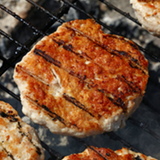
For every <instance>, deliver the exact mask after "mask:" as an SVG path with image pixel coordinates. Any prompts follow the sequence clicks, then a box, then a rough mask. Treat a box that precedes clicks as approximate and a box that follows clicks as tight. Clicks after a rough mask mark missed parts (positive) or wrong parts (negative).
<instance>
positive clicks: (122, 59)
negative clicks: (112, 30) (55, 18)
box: [14, 19, 148, 137]
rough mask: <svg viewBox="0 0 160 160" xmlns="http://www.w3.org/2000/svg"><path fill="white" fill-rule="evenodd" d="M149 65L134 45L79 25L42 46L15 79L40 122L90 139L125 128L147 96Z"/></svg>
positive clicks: (89, 24) (91, 23)
mask: <svg viewBox="0 0 160 160" xmlns="http://www.w3.org/2000/svg"><path fill="white" fill-rule="evenodd" d="M91 27H92V30H91ZM91 31H92V32H91ZM124 46H125V47H124ZM147 65H148V61H147V60H146V59H145V58H144V56H143V55H142V54H141V53H140V52H139V50H138V48H137V46H136V45H135V44H134V43H133V42H131V41H129V40H126V39H124V38H123V37H119V36H115V35H108V34H105V33H103V32H102V30H101V29H100V25H98V24H97V23H95V22H94V21H93V20H90V19H88V20H75V21H71V22H67V23H64V24H63V25H62V26H61V27H59V28H58V30H57V31H56V32H55V33H53V34H51V35H49V36H46V37H44V38H43V39H42V40H41V41H40V42H38V43H37V44H36V45H35V47H34V48H33V49H32V50H31V51H30V52H29V53H28V54H27V55H26V56H25V57H24V58H23V60H22V61H21V62H20V63H18V64H17V65H16V68H15V72H14V79H15V82H16V83H17V85H18V87H19V89H20V92H21V99H22V104H23V112H24V113H25V114H26V115H28V116H29V117H30V118H31V119H32V120H33V121H34V122H36V123H39V124H42V125H45V126H46V127H48V128H49V129H50V130H51V132H53V133H58V134H67V135H74V136H78V137H84V136H89V135H94V134H99V133H103V132H104V131H113V130H117V129H118V128H121V127H123V126H124V124H125V120H126V119H127V118H128V117H129V116H130V115H131V114H132V113H133V112H134V111H135V109H136V108H137V107H138V105H139V103H140V102H141V100H142V97H143V95H144V93H145V87H146V84H147V80H148V71H147ZM40 116H41V118H39V117H40Z"/></svg>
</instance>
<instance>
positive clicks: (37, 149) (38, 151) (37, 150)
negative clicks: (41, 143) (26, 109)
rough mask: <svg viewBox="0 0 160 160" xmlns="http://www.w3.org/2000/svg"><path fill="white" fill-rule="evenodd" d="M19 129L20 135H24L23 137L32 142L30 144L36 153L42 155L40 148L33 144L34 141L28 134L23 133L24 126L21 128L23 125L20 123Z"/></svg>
mask: <svg viewBox="0 0 160 160" xmlns="http://www.w3.org/2000/svg"><path fill="white" fill-rule="evenodd" d="M18 129H19V133H20V134H21V135H22V137H23V136H25V137H27V139H28V140H29V141H30V143H32V145H33V146H34V147H35V148H36V152H37V153H38V154H39V155H41V154H42V153H41V150H40V148H39V147H38V146H36V145H35V144H34V143H33V141H32V139H30V138H29V135H28V134H26V133H25V132H23V131H22V130H21V129H22V126H21V123H20V122H18Z"/></svg>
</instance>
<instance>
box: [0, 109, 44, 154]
mask: <svg viewBox="0 0 160 160" xmlns="http://www.w3.org/2000/svg"><path fill="white" fill-rule="evenodd" d="M0 116H1V117H3V118H6V119H8V120H9V121H10V122H17V124H18V127H17V128H18V129H19V133H20V134H21V136H22V137H23V136H25V137H27V139H28V140H29V141H30V143H31V144H32V145H33V146H34V147H35V148H36V152H37V153H38V154H39V155H41V154H42V153H41V151H40V148H39V147H38V146H36V145H35V144H34V143H33V142H32V139H30V138H29V137H28V135H27V134H26V133H25V132H23V131H22V130H21V128H22V126H21V122H20V118H19V116H18V115H17V114H13V112H9V113H5V111H0ZM16 117H17V118H16Z"/></svg>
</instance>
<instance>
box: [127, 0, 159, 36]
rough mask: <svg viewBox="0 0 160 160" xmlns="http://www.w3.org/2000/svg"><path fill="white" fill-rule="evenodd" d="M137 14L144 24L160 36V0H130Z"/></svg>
mask: <svg viewBox="0 0 160 160" xmlns="http://www.w3.org/2000/svg"><path fill="white" fill-rule="evenodd" d="M130 3H131V4H132V7H133V9H134V11H135V15H136V17H137V19H138V20H139V22H140V23H141V24H142V26H143V27H144V28H145V29H147V30H148V31H149V32H151V33H152V34H153V35H155V36H158V37H159V36H160V1H159V0H130Z"/></svg>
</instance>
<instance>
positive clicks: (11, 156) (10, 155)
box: [2, 142, 15, 160]
mask: <svg viewBox="0 0 160 160" xmlns="http://www.w3.org/2000/svg"><path fill="white" fill-rule="evenodd" d="M2 147H3V142H2ZM3 152H5V153H6V154H7V156H8V157H10V158H11V159H12V160H15V159H14V157H13V155H12V154H11V153H10V152H9V151H7V149H6V148H4V147H3Z"/></svg>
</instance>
